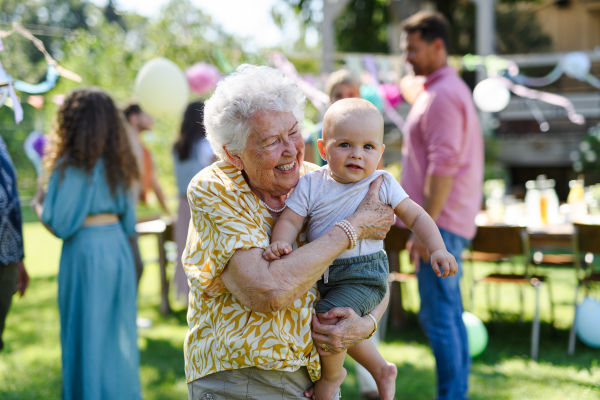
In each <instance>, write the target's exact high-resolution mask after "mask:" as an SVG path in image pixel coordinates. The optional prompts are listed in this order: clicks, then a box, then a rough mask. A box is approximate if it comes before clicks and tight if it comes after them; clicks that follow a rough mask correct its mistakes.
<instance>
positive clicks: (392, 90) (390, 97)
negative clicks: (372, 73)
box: [379, 83, 402, 108]
mask: <svg viewBox="0 0 600 400" xmlns="http://www.w3.org/2000/svg"><path fill="white" fill-rule="evenodd" d="M379 92H380V93H381V94H382V97H384V98H385V99H386V100H387V102H388V103H389V104H390V105H391V106H392V107H393V108H396V107H398V106H399V105H400V103H402V96H401V95H400V88H399V87H398V85H392V84H389V83H382V84H381V85H379Z"/></svg>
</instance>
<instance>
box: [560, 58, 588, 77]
mask: <svg viewBox="0 0 600 400" xmlns="http://www.w3.org/2000/svg"><path fill="white" fill-rule="evenodd" d="M560 66H561V67H562V69H563V71H565V74H567V75H568V76H570V77H571V78H575V79H579V80H583V79H584V78H585V76H586V75H587V74H588V73H589V72H590V68H591V66H592V64H591V62H590V58H589V57H588V56H587V54H585V53H582V52H580V51H574V52H572V53H568V54H567V55H566V56H564V57H563V59H562V60H561V62H560Z"/></svg>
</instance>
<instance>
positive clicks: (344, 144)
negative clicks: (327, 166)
mask: <svg viewBox="0 0 600 400" xmlns="http://www.w3.org/2000/svg"><path fill="white" fill-rule="evenodd" d="M340 147H350V144H348V143H342V144H340Z"/></svg>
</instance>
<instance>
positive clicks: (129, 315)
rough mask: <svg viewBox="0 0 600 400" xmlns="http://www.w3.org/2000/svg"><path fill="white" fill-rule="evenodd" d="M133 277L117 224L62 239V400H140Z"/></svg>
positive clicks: (87, 228) (129, 259)
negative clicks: (63, 240)
mask: <svg viewBox="0 0 600 400" xmlns="http://www.w3.org/2000/svg"><path fill="white" fill-rule="evenodd" d="M136 298H137V288H136V276H135V266H134V262H133V256H132V253H131V248H130V246H129V242H128V241H127V238H126V236H125V233H124V232H123V229H122V228H121V225H120V224H114V225H105V226H94V227H85V228H82V229H81V230H79V231H78V232H77V233H76V234H75V235H74V236H73V237H71V238H69V239H67V240H65V242H64V244H63V248H62V255H61V259H60V271H59V274H58V307H59V311H60V328H61V331H60V341H61V345H62V369H63V370H62V374H63V395H62V398H63V400H75V399H85V400H95V399H98V400H100V399H111V400H118V399H128V400H129V399H136V400H137V399H140V398H141V393H140V380H139V350H138V346H137V327H136V323H135V319H136V309H137V305H136Z"/></svg>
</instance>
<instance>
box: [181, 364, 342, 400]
mask: <svg viewBox="0 0 600 400" xmlns="http://www.w3.org/2000/svg"><path fill="white" fill-rule="evenodd" d="M312 385H313V383H312V381H311V380H310V377H309V376H308V371H307V369H306V367H301V368H300V369H298V370H297V371H295V372H286V371H275V370H273V371H267V370H263V369H260V368H256V367H251V368H242V369H236V370H230V371H221V372H216V373H214V374H210V375H207V376H205V377H202V378H200V379H196V380H195V381H193V382H191V383H188V400H246V399H248V400H288V399H306V397H304V391H305V390H306V389H308V388H310V387H311V386H312ZM339 394H340V391H339V390H338V392H337V393H336V395H335V396H333V400H339Z"/></svg>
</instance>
